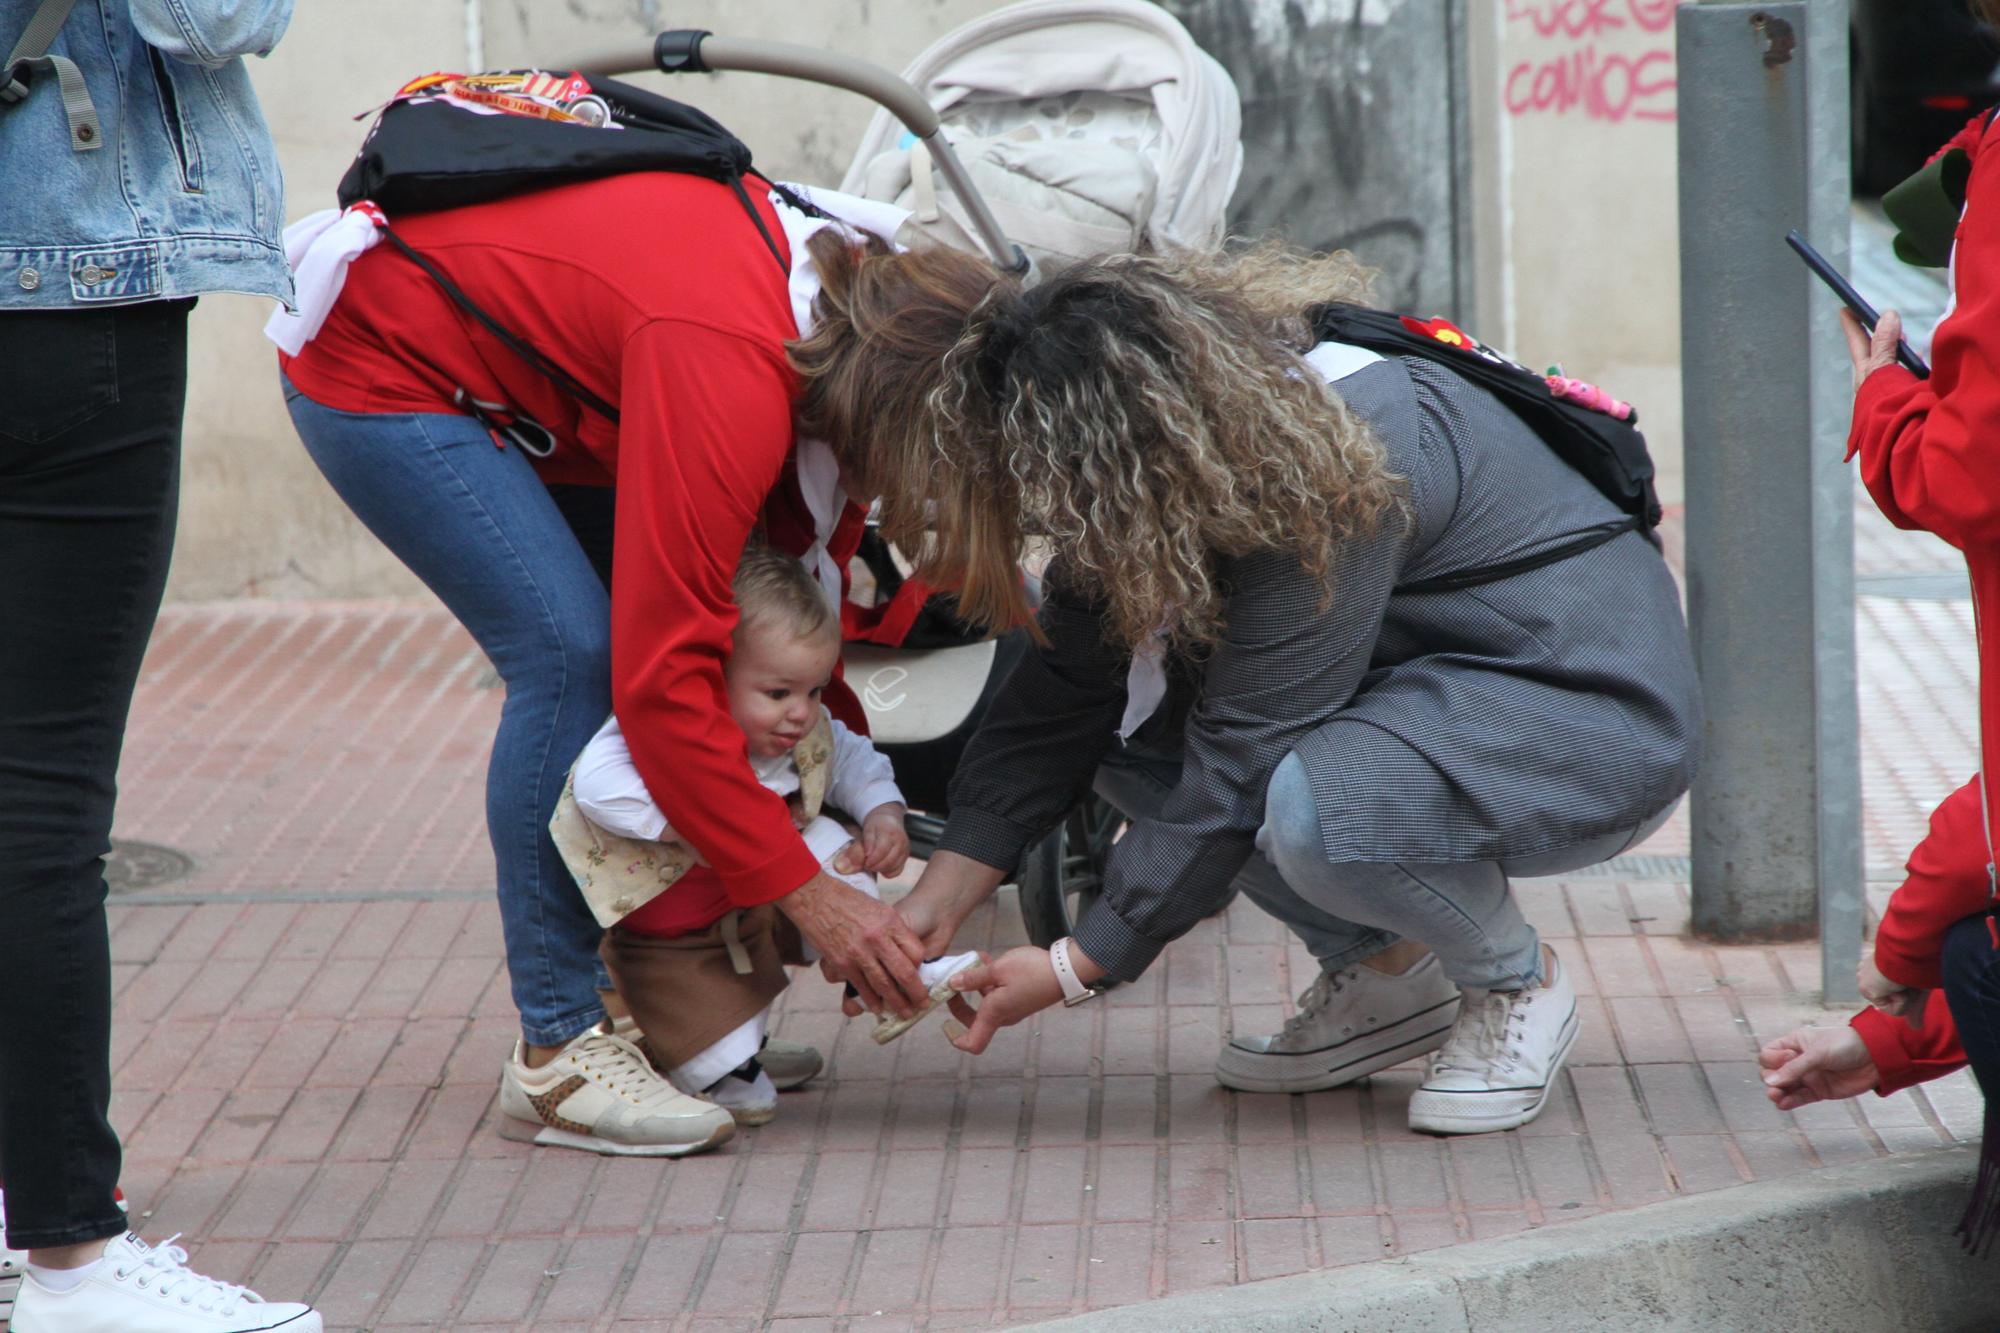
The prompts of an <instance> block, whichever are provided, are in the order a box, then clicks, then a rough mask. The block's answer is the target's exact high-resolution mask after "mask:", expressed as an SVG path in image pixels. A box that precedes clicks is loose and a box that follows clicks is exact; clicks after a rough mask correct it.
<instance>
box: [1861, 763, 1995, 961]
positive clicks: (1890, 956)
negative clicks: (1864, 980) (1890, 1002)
mask: <svg viewBox="0 0 2000 1333" xmlns="http://www.w3.org/2000/svg"><path fill="white" fill-rule="evenodd" d="M1984 823H1985V813H1984V808H1983V806H1982V803H1981V801H1980V795H1979V779H1978V778H1977V777H1974V778H1973V779H1972V781H1970V782H1968V783H1966V784H1965V785H1964V786H1963V787H1960V788H1959V789H1958V790H1957V791H1955V792H1953V793H1952V794H1951V795H1949V796H1947V797H1945V798H1944V800H1943V801H1942V802H1940V803H1939V805H1938V808H1937V809H1935V810H1933V811H1931V831H1930V832H1929V833H1928V834H1926V835H1925V837H1924V840H1923V841H1922V842H1920V843H1918V844H1917V845H1916V848H1915V849H1914V850H1913V851H1911V853H1910V859H1909V862H1908V863H1907V864H1906V865H1905V867H1904V869H1905V870H1907V871H1908V878H1906V879H1905V880H1904V881H1903V882H1902V884H1901V885H1899V886H1898V887H1897V889H1896V891H1895V893H1893V894H1891V895H1890V897H1889V906H1888V907H1887V909H1885V910H1884V911H1883V913H1882V925H1881V928H1880V929H1879V930H1877V932H1876V934H1875V966H1876V967H1877V968H1879V969H1880V970H1881V973H1882V975H1883V976H1885V977H1887V978H1889V980H1891V981H1893V982H1895V983H1896V984H1897V985H1899V986H1935V985H1937V984H1938V958H1939V954H1940V952H1941V950H1942V949H1943V947H1944V933H1945V931H1947V930H1949V929H1951V927H1952V925H1953V923H1955V922H1958V921H1962V920H1964V919H1965V918H1966V917H1969V916H1971V915H1972V914H1973V913H1975V912H1983V911H1985V910H1986V908H1987V907H1988V906H1989V905H1990V903H1989V900H1990V899H1991V897H1992V893H1993V885H1992V880H1991V878H1990V877H1989V875H1988V873H1987V869H1986V862H1987V849H1986V832H1985V828H1984Z"/></svg>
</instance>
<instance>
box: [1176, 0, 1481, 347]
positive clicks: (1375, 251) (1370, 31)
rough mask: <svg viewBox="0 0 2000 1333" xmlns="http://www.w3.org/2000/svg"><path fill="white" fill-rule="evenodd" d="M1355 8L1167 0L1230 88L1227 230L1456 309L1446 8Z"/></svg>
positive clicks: (1444, 310)
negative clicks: (1356, 268)
mask: <svg viewBox="0 0 2000 1333" xmlns="http://www.w3.org/2000/svg"><path fill="white" fill-rule="evenodd" d="M1363 3H1364V0H1350V2H1349V3H1347V4H1338V3H1335V4H1326V3H1321V4H1317V5H1313V6H1312V7H1311V8H1310V9H1308V7H1307V6H1305V5H1302V4H1300V3H1298V2H1297V0H1166V4H1165V7H1166V8H1167V9H1169V10H1171V11H1172V12H1173V14H1174V15H1175V17H1177V18H1179V19H1180V20H1181V22H1182V23H1184V24H1186V25H1187V28H1188V31H1189V32H1190V33H1192V34H1193V35H1194V39H1195V40H1196V41H1197V42H1199V43H1200V44H1201V45H1202V46H1203V47H1204V48H1206V49H1207V50H1208V52H1209V53H1210V54H1211V55H1213V56H1214V57H1215V58H1216V59H1217V60H1218V61H1220V62H1221V64H1222V66H1223V68H1225V69H1227V70H1228V71H1229V73H1230V76H1231V77H1232V78H1234V79H1235V80H1236V87H1237V91H1238V92H1239V93H1240V94H1241V95H1242V98H1243V150H1244V162H1243V176H1242V178H1241V180H1240V181H1239V182H1238V184H1237V187H1236V195H1235V199H1234V202H1233V204H1232V205H1231V207H1230V216H1229V222H1230V229H1231V231H1233V232H1235V233H1237V234H1239V235H1246V236H1263V235H1267V234H1273V233H1275V234H1277V235H1281V236H1283V237H1285V238H1286V239H1287V240H1290V241H1292V242H1294V243H1296V244H1299V245H1303V246H1307V247H1310V248H1312V249H1321V250H1324V249H1348V250H1352V251H1354V252H1355V253H1356V254H1357V255H1359V256H1360V257H1361V258H1362V259H1363V260H1365V261H1366V262H1367V263H1369V264H1371V265H1373V266H1374V267H1376V268H1378V269H1379V270H1381V277H1380V279H1379V280H1378V282H1377V291H1376V295H1377V298H1378V299H1379V300H1380V301H1381V302H1382V303H1383V304H1384V305H1388V306H1393V307H1396V308H1398V309H1405V310H1410V311H1414V312H1417V313H1420V314H1426V315H1430V314H1452V315H1456V314H1459V313H1460V312H1461V305H1462V302H1461V299H1460V294H1461V292H1462V291H1463V290H1464V289H1465V288H1466V287H1467V286H1468V284H1469V276H1470V275H1460V274H1459V273H1458V272H1457V271H1456V255H1457V251H1458V246H1457V244H1456V240H1457V237H1456V227H1457V225H1458V222H1457V216H1456V211H1455V210H1456V203H1457V201H1456V184H1457V183H1456V182H1454V180H1453V156H1452V142H1453V139H1452V120H1453V115H1454V111H1455V109H1456V107H1457V105H1458V103H1459V101H1460V100H1461V99H1462V98H1463V97H1464V95H1465V93H1464V90H1463V89H1462V88H1458V87H1456V86H1455V85H1454V80H1453V72H1452V59H1451V51H1452V40H1453V33H1452V28H1451V24H1452V21H1453V12H1454V10H1455V9H1456V8H1457V6H1455V5H1450V4H1446V3H1443V2H1442V0H1404V3H1402V4H1400V5H1397V6H1396V7H1395V9H1394V11H1393V12H1392V13H1391V14H1390V16H1389V18H1388V20H1387V21H1386V22H1383V23H1373V24H1371V23H1364V22H1362V21H1361V13H1362V6H1363Z"/></svg>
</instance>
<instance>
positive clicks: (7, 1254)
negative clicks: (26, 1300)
mask: <svg viewBox="0 0 2000 1333" xmlns="http://www.w3.org/2000/svg"><path fill="white" fill-rule="evenodd" d="M27 1269H28V1252H27V1251H26V1250H10V1249H8V1248H7V1214H6V1213H5V1211H0V1320H5V1319H6V1318H7V1314H8V1312H9V1311H11V1310H12V1309H13V1308H14V1294H15V1293H16V1292H17V1291H18V1290H19V1289H20V1286H21V1274H22V1273H24V1272H26V1271H27Z"/></svg>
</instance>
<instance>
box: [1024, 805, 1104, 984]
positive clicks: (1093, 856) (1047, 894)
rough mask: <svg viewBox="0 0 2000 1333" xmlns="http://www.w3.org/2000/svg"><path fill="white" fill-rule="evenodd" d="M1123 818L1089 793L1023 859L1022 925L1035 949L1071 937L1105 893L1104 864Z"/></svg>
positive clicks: (1046, 946)
mask: <svg viewBox="0 0 2000 1333" xmlns="http://www.w3.org/2000/svg"><path fill="white" fill-rule="evenodd" d="M1124 827H1125V817H1124V816H1123V815H1121V814H1119V813H1118V811H1117V809H1115V808H1114V807H1113V806H1112V805H1111V803H1110V802H1109V801H1106V800H1105V799H1104V798H1103V797H1101V796H1099V795H1097V794H1096V793H1095V792H1090V793H1087V794H1086V795H1085V796H1084V798H1083V800H1082V801H1080V802H1079V803H1078V804H1077V806H1076V808H1075V809H1073V810H1071V811H1070V812H1069V815H1068V817H1067V818H1065V819H1064V820H1063V822H1062V823H1061V824H1059V825H1058V826H1057V827H1056V830H1055V832H1053V833H1051V834H1049V836H1048V837H1046V838H1043V839H1042V840H1041V841H1040V842H1038V843H1036V844H1035V845H1034V846H1032V847H1030V848H1029V849H1028V850H1027V852H1026V854H1024V855H1023V856H1022V858H1021V873H1020V876H1019V881H1018V882H1019V885H1020V893H1021V923H1022V925H1023V926H1025V927H1026V928H1027V931H1028V938H1029V939H1030V940H1032V941H1033V942H1034V943H1035V944H1036V946H1037V947H1040V948H1044V949H1046V948H1048V947H1049V946H1050V945H1051V944H1054V943H1055V942H1056V941H1057V940H1059V939H1061V938H1062V937H1063V936H1065V935H1068V934H1071V933H1073V932H1074V930H1075V928H1076V923H1077V922H1079V921H1081V920H1082V919H1083V915H1084V913H1085V912H1088V911H1089V910H1090V905H1091V904H1092V903H1094V902H1096V901H1097V897H1098V895H1099V894H1100V893H1102V892H1103V890H1104V863H1105V861H1106V859H1107V858H1108V857H1109V855H1110V853H1111V844H1112V843H1114V842H1116V841H1117V840H1118V835H1119V833H1120V832H1122V831H1123V830H1124Z"/></svg>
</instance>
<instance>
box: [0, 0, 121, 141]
mask: <svg viewBox="0 0 2000 1333" xmlns="http://www.w3.org/2000/svg"><path fill="white" fill-rule="evenodd" d="M74 8H76V0H42V6H41V8H40V9H37V10H36V11H35V16H34V17H33V18H31V19H29V20H28V26H27V29H26V30H25V31H24V32H22V34H21V38H20V40H19V41H17V42H15V43H14V49H13V50H12V51H11V52H9V53H8V55H7V63H6V65H5V66H4V67H0V106H13V105H15V104H16V103H18V102H21V101H23V100H25V99H26V98H27V96H28V93H29V87H28V83H27V81H26V80H25V79H23V78H22V77H21V76H22V75H23V74H25V73H26V72H28V71H29V70H36V69H46V70H49V71H51V72H52V73H54V75H55V76H56V86H57V87H58V88H59V89H60V90H61V92H62V104H63V115H64V117H66V118H67V119H68V121H69V146H70V147H71V148H72V149H74V150H75V151H76V152H79V153H88V152H91V151H93V150H94V149H98V148H102V147H104V128H103V126H101V125H99V124H98V121H97V107H96V105H95V104H94V103H92V102H91V100H90V90H89V89H88V88H86V87H84V83H83V71H82V70H80V69H78V68H77V67H76V62H75V61H73V60H69V59H67V58H66V57H63V56H52V55H50V54H49V53H48V51H49V47H50V45H51V44H53V43H54V42H55V39H56V34H57V33H58V32H60V31H62V25H63V24H64V23H66V22H68V21H69V12H70V10H72V9H74Z"/></svg>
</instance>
